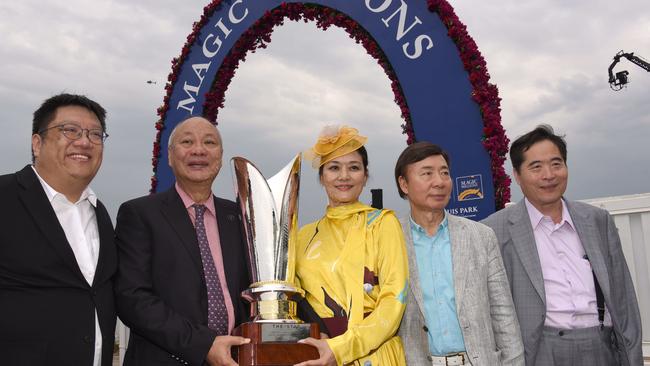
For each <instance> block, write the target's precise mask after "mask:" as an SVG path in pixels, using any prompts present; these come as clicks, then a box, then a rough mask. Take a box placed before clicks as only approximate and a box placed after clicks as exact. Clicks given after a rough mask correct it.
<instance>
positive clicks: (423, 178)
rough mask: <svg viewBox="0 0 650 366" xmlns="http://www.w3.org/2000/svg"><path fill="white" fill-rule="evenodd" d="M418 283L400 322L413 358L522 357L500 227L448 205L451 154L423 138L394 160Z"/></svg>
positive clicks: (494, 365) (502, 360)
mask: <svg viewBox="0 0 650 366" xmlns="http://www.w3.org/2000/svg"><path fill="white" fill-rule="evenodd" d="M395 181H396V183H397V189H398V191H399V193H400V196H401V197H402V198H408V201H409V204H410V206H411V215H410V217H409V218H406V219H403V220H402V227H403V229H404V236H405V238H406V247H407V251H408V257H409V272H410V273H409V277H410V279H411V287H410V290H409V292H408V295H407V305H406V312H405V313H404V318H403V319H402V324H401V325H400V330H399V335H400V336H401V337H402V341H403V343H404V349H405V351H406V359H407V362H408V365H410V366H413V365H473V366H483V365H484V366H498V365H523V364H524V355H523V345H522V343H521V335H520V333H519V325H518V324H517V317H516V315H515V311H514V306H513V303H512V298H511V296H510V291H509V285H508V279H507V277H506V273H505V270H504V267H503V262H502V260H501V254H500V252H499V247H498V245H497V241H496V237H495V235H494V232H493V231H492V230H490V228H488V227H486V226H485V225H483V224H480V223H477V222H474V221H471V220H467V219H465V218H462V217H456V216H453V215H450V214H448V213H446V212H445V207H446V206H447V203H448V202H449V198H450V196H451V189H452V188H451V186H452V183H451V176H450V173H449V157H448V155H447V153H445V152H444V151H443V150H442V149H441V148H440V147H438V146H437V145H434V144H432V143H428V142H418V143H415V144H412V145H410V146H409V147H407V148H406V149H405V150H404V151H403V152H402V154H401V155H400V157H399V159H398V160H397V164H396V166H395Z"/></svg>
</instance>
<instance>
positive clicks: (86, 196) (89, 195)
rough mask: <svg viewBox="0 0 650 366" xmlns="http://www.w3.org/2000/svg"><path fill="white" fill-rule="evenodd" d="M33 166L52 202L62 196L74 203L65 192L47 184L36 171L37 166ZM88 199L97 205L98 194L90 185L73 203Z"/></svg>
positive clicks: (94, 205)
mask: <svg viewBox="0 0 650 366" xmlns="http://www.w3.org/2000/svg"><path fill="white" fill-rule="evenodd" d="M31 167H32V170H34V173H35V174H36V176H37V177H38V180H39V181H40V182H41V185H42V186H43V189H44V190H45V194H46V195H47V199H48V200H49V201H50V203H52V201H54V199H55V198H56V197H57V196H58V197H61V198H62V199H64V200H65V201H66V202H69V203H72V202H70V201H69V200H68V198H67V197H66V196H65V195H64V194H63V193H60V192H57V191H56V190H55V189H54V188H52V187H51V186H50V185H49V184H47V182H46V181H45V179H43V178H42V177H41V176H40V175H39V174H38V172H37V171H36V168H34V166H33V165H32V166H31ZM86 199H87V200H88V202H90V204H91V205H93V207H97V196H96V195H95V192H93V190H92V189H90V187H86V189H84V190H83V192H81V196H80V197H79V200H78V201H77V202H74V203H72V204H73V205H76V204H77V203H79V202H82V201H83V200H86Z"/></svg>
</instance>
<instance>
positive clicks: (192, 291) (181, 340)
mask: <svg viewBox="0 0 650 366" xmlns="http://www.w3.org/2000/svg"><path fill="white" fill-rule="evenodd" d="M215 208H216V211H217V222H218V228H219V237H220V241H221V252H222V255H223V264H224V267H225V268H224V269H225V276H226V281H227V283H228V290H229V292H230V297H231V299H232V301H233V303H234V304H233V305H234V308H235V316H236V319H235V325H237V324H240V323H241V322H242V321H244V320H246V316H247V313H248V312H247V309H248V306H247V305H246V304H245V303H244V301H243V300H242V298H241V292H242V291H243V290H245V289H246V288H247V286H248V285H249V283H250V281H249V274H248V268H247V261H246V250H245V245H244V241H243V240H244V239H243V238H244V236H243V235H242V225H241V221H240V218H239V214H238V212H239V210H238V208H237V206H236V205H235V203H234V202H232V201H228V200H224V199H220V198H216V197H215ZM115 231H116V242H117V246H118V253H119V262H120V263H119V268H118V275H117V277H116V286H115V288H116V300H117V309H118V315H119V317H120V319H121V320H122V321H123V322H124V324H126V325H127V326H128V327H130V328H131V336H130V339H129V346H128V349H127V352H126V356H125V359H124V364H125V365H127V366H128V365H153V364H155V365H159V364H167V363H168V364H178V363H179V362H180V363H185V362H187V363H189V364H190V365H202V364H203V362H204V360H205V357H206V355H207V353H208V350H209V349H210V347H211V346H212V342H213V341H214V338H215V337H216V336H217V334H216V333H215V332H214V331H212V330H211V329H209V328H208V326H207V324H208V314H207V309H208V299H207V290H206V285H205V276H204V274H203V265H202V263H201V254H200V252H199V246H198V241H197V238H196V232H195V229H194V226H193V225H192V221H191V220H190V217H189V215H188V213H187V210H186V209H185V207H184V205H183V201H182V200H181V198H180V196H179V195H178V193H177V192H176V189H175V188H174V187H172V188H171V189H170V190H168V191H166V192H163V193H158V194H154V195H150V196H145V197H140V198H137V199H134V200H132V201H129V202H126V203H124V204H122V206H121V207H120V209H119V212H118V214H117V224H116V230H115Z"/></svg>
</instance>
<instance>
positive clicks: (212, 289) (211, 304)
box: [192, 204, 228, 335]
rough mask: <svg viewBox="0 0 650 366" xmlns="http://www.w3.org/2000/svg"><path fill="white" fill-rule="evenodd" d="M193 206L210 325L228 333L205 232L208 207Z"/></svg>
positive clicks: (221, 296) (226, 313) (223, 305)
mask: <svg viewBox="0 0 650 366" xmlns="http://www.w3.org/2000/svg"><path fill="white" fill-rule="evenodd" d="M192 207H194V212H195V213H196V220H195V224H194V226H195V229H196V238H197V239H198V241H199V249H200V250H201V262H203V273H204V274H205V284H206V287H207V290H208V327H210V329H212V330H214V331H215V332H217V334H218V335H227V334H228V311H227V310H226V303H225V301H224V299H223V293H222V292H221V282H220V281H219V274H218V273H217V267H215V265H214V259H213V257H212V252H211V251H210V245H209V244H208V236H207V235H206V233H205V224H204V223H203V216H204V214H205V210H206V207H205V206H204V205H199V204H194V205H192Z"/></svg>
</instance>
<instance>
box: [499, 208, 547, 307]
mask: <svg viewBox="0 0 650 366" xmlns="http://www.w3.org/2000/svg"><path fill="white" fill-rule="evenodd" d="M508 223H509V224H510V227H509V228H508V230H509V231H510V237H511V238H512V242H513V244H514V247H515V251H516V252H517V255H518V256H519V260H521V263H522V265H523V267H524V269H525V270H526V273H528V277H529V278H530V281H531V282H532V284H533V287H534V288H535V290H536V291H537V294H538V295H539V297H540V298H541V299H542V301H543V302H544V304H546V293H545V292H544V278H543V276H542V265H541V263H540V261H539V254H538V253H537V244H536V243H535V234H534V233H533V227H532V226H531V224H530V217H529V216H528V211H527V210H526V203H525V202H524V200H523V199H522V200H521V201H519V202H518V203H517V204H516V205H515V207H514V209H513V210H512V213H511V214H510V217H508Z"/></svg>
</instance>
